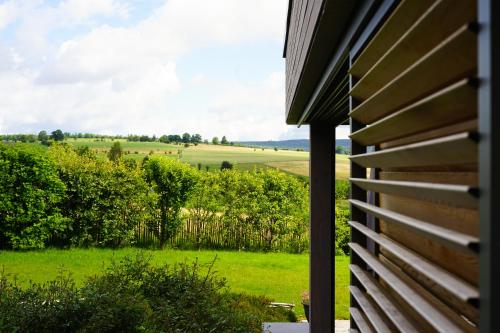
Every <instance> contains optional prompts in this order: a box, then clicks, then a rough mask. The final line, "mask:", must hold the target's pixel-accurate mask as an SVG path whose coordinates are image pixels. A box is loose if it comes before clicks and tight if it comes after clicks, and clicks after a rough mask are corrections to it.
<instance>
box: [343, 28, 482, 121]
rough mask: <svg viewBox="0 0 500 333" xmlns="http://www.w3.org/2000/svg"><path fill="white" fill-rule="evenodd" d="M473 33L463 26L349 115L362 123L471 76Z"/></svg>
mask: <svg viewBox="0 0 500 333" xmlns="http://www.w3.org/2000/svg"><path fill="white" fill-rule="evenodd" d="M476 44H477V36H476V33H475V32H474V31H473V28H472V27H471V26H469V25H465V26H463V27H461V28H460V29H458V30H457V31H456V32H455V33H454V34H452V35H451V36H450V37H449V38H447V39H446V40H444V41H443V42H442V43H441V44H439V45H438V46H436V47H435V48H434V49H433V50H432V51H430V52H429V53H427V54H426V55H425V56H424V57H422V58H421V59H419V60H418V61H417V62H416V63H414V64H413V65H412V66H410V67H408V68H407V69H406V70H405V71H404V72H402V73H400V74H399V75H398V76H397V77H395V78H394V79H393V80H391V81H390V82H389V83H387V84H386V85H385V86H384V87H382V88H381V89H380V90H378V91H377V92H376V93H375V94H373V95H371V96H370V98H368V99H366V100H365V101H364V102H363V103H361V104H360V105H359V106H357V107H356V108H355V109H354V110H352V111H351V112H350V113H349V116H351V117H352V118H354V119H356V120H357V121H359V122H360V123H362V124H371V123H373V122H374V121H376V120H378V119H380V118H382V117H384V116H386V115H388V114H389V113H391V112H394V111H395V110H397V109H398V108H402V107H405V106H407V105H410V104H412V103H415V102H416V101H417V100H419V99H422V98H424V97H425V96H427V95H429V94H432V93H434V92H435V91H437V90H439V89H442V88H443V87H445V86H446V85H449V84H450V83H451V82H454V81H457V80H459V79H462V78H465V77H468V76H470V75H474V73H475V72H476V68H477V46H476Z"/></svg>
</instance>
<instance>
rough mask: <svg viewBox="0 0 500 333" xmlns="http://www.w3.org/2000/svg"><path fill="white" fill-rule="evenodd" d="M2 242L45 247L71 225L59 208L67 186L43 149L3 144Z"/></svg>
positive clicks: (17, 246)
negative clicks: (54, 236)
mask: <svg viewBox="0 0 500 333" xmlns="http://www.w3.org/2000/svg"><path fill="white" fill-rule="evenodd" d="M0 188H1V189H2V190H1V191H0V244H1V243H4V244H5V245H8V246H10V247H12V248H14V249H36V248H44V247H45V246H46V245H47V242H48V241H49V239H50V237H51V236H52V235H57V234H59V233H63V232H64V231H65V230H66V229H67V228H68V225H69V223H68V219H66V218H64V217H63V216H62V214H61V210H60V208H59V205H60V202H61V201H62V199H63V198H64V192H65V186H64V184H63V183H62V182H61V180H60V179H59V178H58V175H57V169H56V166H55V165H54V163H53V162H52V161H51V159H49V158H48V156H47V154H46V152H45V151H44V150H41V149H39V148H38V147H36V146H35V147H33V146H28V145H0Z"/></svg>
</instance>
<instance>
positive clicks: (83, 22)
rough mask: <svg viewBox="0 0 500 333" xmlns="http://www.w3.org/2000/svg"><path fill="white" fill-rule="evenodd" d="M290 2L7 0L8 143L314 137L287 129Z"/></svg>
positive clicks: (2, 114) (2, 127)
mask: <svg viewBox="0 0 500 333" xmlns="http://www.w3.org/2000/svg"><path fill="white" fill-rule="evenodd" d="M287 2H288V1H286V0H253V1H252V2H251V5H250V3H249V2H248V1H244V0H134V1H132V0H63V1H56V0H45V1H44V0H17V1H13V0H7V1H5V0H4V1H2V0H0V72H1V73H0V133H18V132H20V133H29V132H38V131H40V130H42V129H45V130H49V131H50V130H53V129H55V128H61V129H63V130H64V131H70V132H93V133H103V134H128V133H136V134H150V135H151V134H157V135H159V134H164V133H182V132H186V131H187V132H197V133H201V134H202V135H203V136H204V137H206V138H211V137H212V136H219V137H220V136H222V135H226V136H228V137H229V138H230V139H231V140H269V139H274V140H276V139H291V138H306V137H307V136H308V128H307V127H304V128H301V129H297V128H296V127H293V126H286V125H285V118H284V117H285V115H284V112H285V111H284V102H285V95H284V80H285V75H284V72H285V65H284V59H282V58H281V54H282V49H283V39H284V34H285V22H286V9H287V8H286V7H287ZM340 136H341V137H345V133H344V130H342V133H340Z"/></svg>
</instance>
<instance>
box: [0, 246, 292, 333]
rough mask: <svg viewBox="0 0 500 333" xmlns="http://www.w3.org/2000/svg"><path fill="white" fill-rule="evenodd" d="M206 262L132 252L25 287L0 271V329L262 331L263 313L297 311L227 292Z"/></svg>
mask: <svg viewBox="0 0 500 333" xmlns="http://www.w3.org/2000/svg"><path fill="white" fill-rule="evenodd" d="M212 267H213V265H210V266H209V267H200V266H199V265H198V264H197V263H196V262H195V263H193V264H192V265H187V264H181V265H177V266H173V267H170V266H167V265H165V266H161V267H155V266H152V265H151V264H150V263H149V260H147V259H144V258H143V257H142V256H137V257H136V258H135V259H130V258H126V259H124V260H123V261H121V262H120V263H114V264H113V265H112V266H111V267H110V268H108V269H107V270H106V271H104V272H103V274H102V275H100V276H95V277H93V278H90V279H89V280H88V281H87V282H86V283H85V284H84V286H83V287H82V288H77V287H76V286H75V283H74V280H73V279H72V278H71V276H70V275H67V274H64V273H61V274H60V276H59V277H58V278H57V279H56V280H54V281H50V282H48V283H45V284H32V285H31V286H30V287H29V288H27V289H21V288H19V287H18V286H16V284H15V281H14V282H10V281H9V280H8V279H7V277H6V276H5V275H3V274H0V332H14V331H21V332H260V331H261V323H262V322H263V321H294V320H295V319H296V318H295V316H294V314H293V313H292V312H290V311H286V310H284V309H279V308H269V307H267V304H268V302H269V300H268V299H266V298H264V297H255V296H247V295H242V294H232V293H229V292H228V290H227V288H226V287H225V280H224V279H219V278H217V277H216V276H215V274H214V272H212V270H211V269H212ZM200 269H203V270H205V269H206V270H207V273H205V274H201V273H200Z"/></svg>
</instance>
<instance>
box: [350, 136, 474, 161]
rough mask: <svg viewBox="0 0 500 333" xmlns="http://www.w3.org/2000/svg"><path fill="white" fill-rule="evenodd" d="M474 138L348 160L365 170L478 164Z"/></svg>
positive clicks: (440, 140) (449, 139)
mask: <svg viewBox="0 0 500 333" xmlns="http://www.w3.org/2000/svg"><path fill="white" fill-rule="evenodd" d="M476 142H477V136H476V134H475V133H471V132H466V133H459V134H454V135H449V136H446V137H442V138H438V139H433V140H428V141H424V142H418V143H413V144H409V145H406V146H400V147H397V148H389V149H384V150H380V151H377V152H373V153H367V154H360V155H353V156H350V157H349V158H350V160H351V161H352V162H354V163H356V164H359V165H361V166H363V167H365V168H397V167H420V166H446V165H463V164H475V163H477V143H476Z"/></svg>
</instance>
